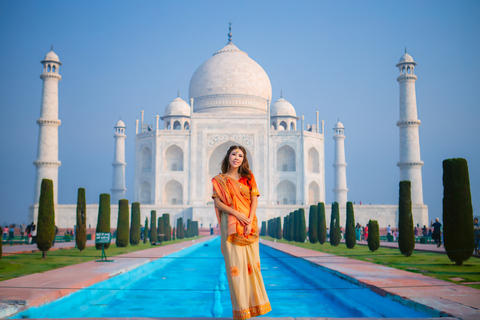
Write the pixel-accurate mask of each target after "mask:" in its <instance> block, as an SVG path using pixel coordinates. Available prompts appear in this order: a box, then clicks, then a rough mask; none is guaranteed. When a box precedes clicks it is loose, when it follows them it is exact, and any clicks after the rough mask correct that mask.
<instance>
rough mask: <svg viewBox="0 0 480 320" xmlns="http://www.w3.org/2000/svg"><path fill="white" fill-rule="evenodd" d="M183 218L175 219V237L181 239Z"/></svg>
mask: <svg viewBox="0 0 480 320" xmlns="http://www.w3.org/2000/svg"><path fill="white" fill-rule="evenodd" d="M184 230H185V229H184V227H183V218H178V219H177V239H183V238H184V237H185V235H184Z"/></svg>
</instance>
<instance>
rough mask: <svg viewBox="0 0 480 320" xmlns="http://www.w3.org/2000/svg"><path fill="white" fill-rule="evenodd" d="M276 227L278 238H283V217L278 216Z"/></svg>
mask: <svg viewBox="0 0 480 320" xmlns="http://www.w3.org/2000/svg"><path fill="white" fill-rule="evenodd" d="M275 227H276V229H277V232H276V236H277V239H279V240H280V239H282V218H280V217H277V223H276V225H275Z"/></svg>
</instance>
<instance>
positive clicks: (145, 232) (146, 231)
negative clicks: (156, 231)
mask: <svg viewBox="0 0 480 320" xmlns="http://www.w3.org/2000/svg"><path fill="white" fill-rule="evenodd" d="M147 241H148V218H145V228H143V244H145V243H147Z"/></svg>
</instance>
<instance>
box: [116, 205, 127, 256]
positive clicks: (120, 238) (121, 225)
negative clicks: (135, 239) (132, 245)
mask: <svg viewBox="0 0 480 320" xmlns="http://www.w3.org/2000/svg"><path fill="white" fill-rule="evenodd" d="M129 220H130V219H129V217H128V200H127V199H120V200H118V220H117V238H116V242H115V244H116V245H117V247H120V248H123V247H127V246H128V235H129V234H130V229H129V226H130V221H129Z"/></svg>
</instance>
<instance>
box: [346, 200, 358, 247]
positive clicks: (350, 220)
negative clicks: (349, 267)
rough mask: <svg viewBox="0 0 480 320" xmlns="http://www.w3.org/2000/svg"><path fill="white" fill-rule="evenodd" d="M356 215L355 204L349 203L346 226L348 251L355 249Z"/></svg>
mask: <svg viewBox="0 0 480 320" xmlns="http://www.w3.org/2000/svg"><path fill="white" fill-rule="evenodd" d="M355 231H356V230H355V215H354V213H353V203H352V202H351V201H348V202H347V223H346V225H345V243H346V244H347V248H348V249H353V248H355V244H356V243H357V237H356V232H355Z"/></svg>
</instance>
